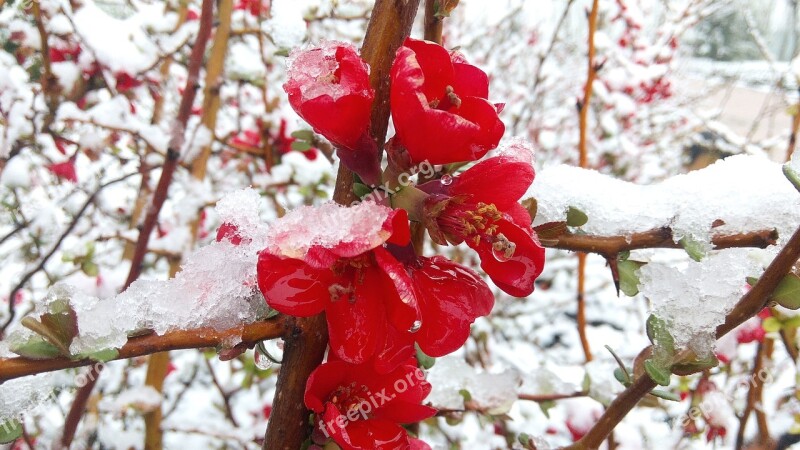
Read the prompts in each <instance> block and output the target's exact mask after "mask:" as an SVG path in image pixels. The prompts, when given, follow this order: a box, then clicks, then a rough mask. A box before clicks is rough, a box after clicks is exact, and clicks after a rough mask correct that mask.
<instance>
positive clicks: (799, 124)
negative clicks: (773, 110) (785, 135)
mask: <svg viewBox="0 0 800 450" xmlns="http://www.w3.org/2000/svg"><path fill="white" fill-rule="evenodd" d="M798 93H800V89H798ZM795 108H796V110H795V111H794V115H793V116H792V128H791V130H789V146H788V148H787V149H786V161H789V160H790V159H792V155H793V154H794V149H795V147H796V146H797V131H798V130H800V101H798V102H797V104H796V105H795Z"/></svg>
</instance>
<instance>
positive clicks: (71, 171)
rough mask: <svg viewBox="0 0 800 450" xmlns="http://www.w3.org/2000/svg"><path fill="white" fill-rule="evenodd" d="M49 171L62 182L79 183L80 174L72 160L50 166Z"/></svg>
mask: <svg viewBox="0 0 800 450" xmlns="http://www.w3.org/2000/svg"><path fill="white" fill-rule="evenodd" d="M47 170H49V171H50V172H51V173H52V174H53V175H55V176H57V177H58V178H60V179H62V180H67V181H71V182H73V183H77V182H78V174H77V173H76V172H75V161H73V160H71V159H68V160H66V161H64V162H60V163H56V164H50V165H48V166H47Z"/></svg>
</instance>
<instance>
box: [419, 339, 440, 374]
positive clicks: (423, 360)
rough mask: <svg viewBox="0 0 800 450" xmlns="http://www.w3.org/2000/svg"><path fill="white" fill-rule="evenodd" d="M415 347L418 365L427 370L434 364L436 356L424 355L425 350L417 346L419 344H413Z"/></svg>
mask: <svg viewBox="0 0 800 450" xmlns="http://www.w3.org/2000/svg"><path fill="white" fill-rule="evenodd" d="M415 347H416V348H417V362H418V363H419V366H420V367H422V368H423V369H425V370H428V369H430V368H431V367H433V365H434V364H436V358H433V357H431V356H428V355H426V354H425V352H423V351H422V349H421V348H419V345H417V344H415Z"/></svg>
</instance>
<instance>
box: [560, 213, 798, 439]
mask: <svg viewBox="0 0 800 450" xmlns="http://www.w3.org/2000/svg"><path fill="white" fill-rule="evenodd" d="M798 258H800V228H798V229H797V230H796V231H795V232H794V234H793V235H792V237H791V238H790V239H789V241H788V242H787V243H786V245H785V246H784V247H783V248H782V249H781V251H780V252H778V255H777V256H775V259H773V260H772V262H771V263H770V264H769V266H768V267H767V269H766V270H765V271H764V273H763V274H762V275H761V278H759V279H758V282H757V283H756V284H755V286H753V287H752V288H751V289H750V290H749V291H747V293H746V294H744V295H743V296H742V298H741V299H740V300H739V302H738V303H736V306H734V308H733V310H732V311H731V312H730V313H728V315H727V316H726V317H725V323H723V324H722V325H720V326H718V327H717V332H716V338H717V339H719V338H721V337H722V336H724V335H726V334H728V333H729V332H730V331H731V330H733V329H734V328H736V327H738V326H739V325H741V324H742V323H744V322H745V321H746V320H748V319H749V318H751V317H753V316H755V315H756V314H758V312H759V311H761V310H762V309H763V308H764V307H765V306H766V304H767V302H768V301H769V297H770V296H771V295H772V292H773V291H774V290H775V288H776V287H777V286H778V283H780V281H781V280H782V279H783V277H784V276H785V275H786V274H787V273H788V272H789V271H790V270H791V269H792V266H793V265H794V264H795V263H796V262H797V260H798ZM690 359H692V353H691V352H690V351H686V350H685V351H682V352H680V353H679V354H678V355H677V356H676V357H675V358H674V361H687V360H690ZM655 387H656V383H655V382H654V381H653V380H652V379H651V378H650V377H649V376H648V375H646V374H644V375H642V376H640V377H639V378H638V379H637V380H636V381H634V383H633V384H632V385H630V386H629V387H628V388H627V389H625V390H624V391H623V392H622V393H621V394H620V395H618V396H617V398H616V399H614V401H613V402H612V403H611V405H609V407H608V409H606V411H605V412H604V413H603V415H602V416H601V417H600V419H599V420H598V421H597V423H596V424H595V425H594V426H593V427H592V429H591V430H589V432H588V433H587V434H586V435H585V436H584V437H583V438H581V440H579V441H578V442H576V443H574V444H573V445H571V446H569V447H566V448H567V449H595V448H598V447H599V446H600V444H602V443H603V441H604V440H605V439H606V437H608V435H609V434H610V433H611V432H612V431H613V430H614V427H616V426H617V424H619V422H620V421H621V420H622V419H623V418H624V417H625V416H626V415H627V414H628V413H629V412H630V411H631V409H633V407H634V406H636V404H637V403H638V402H639V400H641V399H642V397H644V396H645V395H647V393H648V392H650V391H651V390H652V389H653V388H655Z"/></svg>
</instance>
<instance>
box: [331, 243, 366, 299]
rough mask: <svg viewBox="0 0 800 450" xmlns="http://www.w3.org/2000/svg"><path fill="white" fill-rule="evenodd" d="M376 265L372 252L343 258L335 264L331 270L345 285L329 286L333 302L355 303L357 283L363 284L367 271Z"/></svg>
mask: <svg viewBox="0 0 800 450" xmlns="http://www.w3.org/2000/svg"><path fill="white" fill-rule="evenodd" d="M374 265H375V261H374V259H373V258H372V252H368V253H365V254H363V255H360V256H356V257H354V258H342V259H339V260H338V261H336V263H334V265H333V267H331V270H332V271H333V273H334V274H335V275H336V276H337V277H340V279H342V280H343V281H345V282H344V283H342V284H340V283H334V284H332V285H330V286H328V293H329V294H330V296H331V301H332V302H336V301H339V300H340V299H347V301H348V302H349V303H351V304H352V303H355V301H356V297H355V295H354V294H355V285H354V283H353V282H355V283H363V282H364V276H365V275H366V270H365V269H367V268H369V267H372V266H374Z"/></svg>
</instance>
